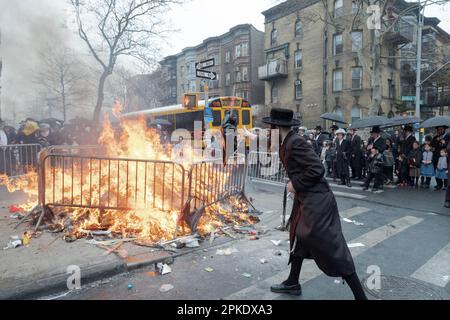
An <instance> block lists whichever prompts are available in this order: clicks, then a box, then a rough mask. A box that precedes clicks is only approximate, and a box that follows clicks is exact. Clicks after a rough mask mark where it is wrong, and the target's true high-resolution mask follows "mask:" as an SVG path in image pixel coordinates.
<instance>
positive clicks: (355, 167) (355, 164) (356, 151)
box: [348, 128, 363, 180]
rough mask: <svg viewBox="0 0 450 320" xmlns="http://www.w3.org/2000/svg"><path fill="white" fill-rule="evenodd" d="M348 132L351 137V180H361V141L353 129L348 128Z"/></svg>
mask: <svg viewBox="0 0 450 320" xmlns="http://www.w3.org/2000/svg"><path fill="white" fill-rule="evenodd" d="M348 132H349V133H350V135H351V138H350V145H351V147H352V154H351V158H350V167H351V168H352V179H357V180H361V178H362V161H363V160H362V156H363V155H362V140H361V137H360V136H358V134H357V133H356V130H355V129H352V128H349V129H348Z"/></svg>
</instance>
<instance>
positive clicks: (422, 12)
mask: <svg viewBox="0 0 450 320" xmlns="http://www.w3.org/2000/svg"><path fill="white" fill-rule="evenodd" d="M425 5H426V3H425V4H424V6H423V9H422V8H421V7H420V6H421V2H420V1H419V11H418V12H419V24H418V25H417V70H416V117H418V118H419V119H420V117H421V113H420V111H421V110H420V106H421V101H420V100H421V95H420V89H421V87H422V81H421V79H422V30H423V25H424V20H425Z"/></svg>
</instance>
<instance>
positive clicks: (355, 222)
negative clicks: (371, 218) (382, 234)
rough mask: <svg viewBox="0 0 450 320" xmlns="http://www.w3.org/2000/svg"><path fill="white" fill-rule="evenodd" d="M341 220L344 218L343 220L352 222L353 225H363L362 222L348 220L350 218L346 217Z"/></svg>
mask: <svg viewBox="0 0 450 320" xmlns="http://www.w3.org/2000/svg"><path fill="white" fill-rule="evenodd" d="M343 220H344V222H347V223H353V224H354V225H355V226H363V225H364V223H361V222H357V221H355V220H350V219H347V218H344V219H343Z"/></svg>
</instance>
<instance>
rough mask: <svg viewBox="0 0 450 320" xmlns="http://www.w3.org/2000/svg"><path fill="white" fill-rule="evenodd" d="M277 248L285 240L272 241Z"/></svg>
mask: <svg viewBox="0 0 450 320" xmlns="http://www.w3.org/2000/svg"><path fill="white" fill-rule="evenodd" d="M270 241H271V242H272V243H273V244H274V245H275V246H277V247H279V246H280V244H281V242H283V240H270Z"/></svg>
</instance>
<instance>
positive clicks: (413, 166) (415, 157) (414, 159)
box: [408, 141, 422, 188]
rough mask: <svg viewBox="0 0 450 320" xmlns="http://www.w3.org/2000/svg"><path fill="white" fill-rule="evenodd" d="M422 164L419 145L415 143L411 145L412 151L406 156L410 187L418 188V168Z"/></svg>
mask: <svg viewBox="0 0 450 320" xmlns="http://www.w3.org/2000/svg"><path fill="white" fill-rule="evenodd" d="M421 164H422V152H420V145H419V143H418V142H417V141H415V142H414V144H413V149H412V150H411V151H410V152H409V155H408V165H409V177H410V181H411V184H410V186H411V187H414V186H415V187H416V188H419V178H420V167H421Z"/></svg>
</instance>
